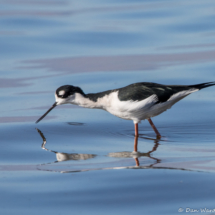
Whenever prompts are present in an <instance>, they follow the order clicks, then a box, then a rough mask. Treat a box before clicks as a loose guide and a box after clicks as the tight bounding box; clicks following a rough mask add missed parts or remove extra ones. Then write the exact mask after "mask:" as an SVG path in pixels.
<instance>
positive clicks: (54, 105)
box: [35, 102, 57, 123]
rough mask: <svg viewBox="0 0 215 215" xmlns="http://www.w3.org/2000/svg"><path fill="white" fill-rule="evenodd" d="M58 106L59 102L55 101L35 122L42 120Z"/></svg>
mask: <svg viewBox="0 0 215 215" xmlns="http://www.w3.org/2000/svg"><path fill="white" fill-rule="evenodd" d="M56 106H57V102H55V103H54V104H53V105H52V106H51V108H50V109H49V110H48V111H46V112H45V113H44V114H43V115H42V116H41V117H40V118H39V119H38V120H37V121H36V122H35V123H38V122H39V121H40V120H42V119H43V118H44V117H45V116H46V115H47V114H48V113H49V112H50V111H51V110H52V109H53V108H54V107H56Z"/></svg>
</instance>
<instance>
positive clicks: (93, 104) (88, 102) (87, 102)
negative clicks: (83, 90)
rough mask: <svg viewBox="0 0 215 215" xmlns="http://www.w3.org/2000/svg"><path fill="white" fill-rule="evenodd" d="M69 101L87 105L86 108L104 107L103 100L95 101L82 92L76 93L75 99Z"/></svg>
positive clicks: (82, 105) (83, 105)
mask: <svg viewBox="0 0 215 215" xmlns="http://www.w3.org/2000/svg"><path fill="white" fill-rule="evenodd" d="M68 103H71V104H74V105H78V106H81V107H85V108H97V109H104V108H103V104H102V102H99V101H96V102H94V101H92V100H90V99H89V98H88V97H85V96H84V95H82V94H80V93H75V95H74V97H73V99H72V100H70V101H69V102H68Z"/></svg>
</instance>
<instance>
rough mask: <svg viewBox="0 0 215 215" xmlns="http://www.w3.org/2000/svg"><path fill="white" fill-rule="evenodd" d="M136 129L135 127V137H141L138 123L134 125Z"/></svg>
mask: <svg viewBox="0 0 215 215" xmlns="http://www.w3.org/2000/svg"><path fill="white" fill-rule="evenodd" d="M134 127H135V136H137V137H138V136H139V133H138V123H135V124H134Z"/></svg>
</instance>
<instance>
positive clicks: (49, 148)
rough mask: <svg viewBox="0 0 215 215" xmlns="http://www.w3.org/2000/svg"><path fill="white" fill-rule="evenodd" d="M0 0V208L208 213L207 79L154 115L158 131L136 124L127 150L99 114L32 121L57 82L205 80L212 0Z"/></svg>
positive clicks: (214, 113)
mask: <svg viewBox="0 0 215 215" xmlns="http://www.w3.org/2000/svg"><path fill="white" fill-rule="evenodd" d="M0 2H1V8H0V17H1V18H0V37H1V39H0V47H1V50H0V63H1V69H0V75H1V76H0V88H1V96H0V97H1V106H0V112H1V115H0V137H1V152H0V172H1V175H0V178H1V180H0V181H1V183H0V191H1V197H0V199H1V201H0V212H1V214H15V213H16V214H17V213H18V214H19V213H20V214H23V215H24V214H39V213H40V214H45V213H46V214H71V213H74V214H131V213H134V212H135V213H139V214H180V213H182V214H183V213H184V214H185V213H197V214H198V213H207V214H215V205H214V198H215V194H214V190H215V188H214V178H215V158H214V155H215V144H214V141H215V132H214V131H215V110H214V105H215V87H210V88H207V89H204V90H202V91H199V92H196V93H194V94H192V95H190V96H188V97H186V98H185V99H183V100H182V101H180V102H179V103H177V104H176V105H174V106H173V108H171V109H170V110H168V111H167V112H165V113H163V114H161V115H159V116H157V117H155V118H154V119H153V121H154V123H155V125H156V126H157V128H158V130H159V131H160V133H161V134H162V138H161V139H156V136H155V134H154V132H153V130H152V128H151V127H150V125H149V124H148V122H147V121H143V122H142V123H141V124H140V128H139V129H140V137H139V139H138V153H134V152H133V147H134V146H133V144H134V141H135V139H134V125H133V122H131V121H126V120H122V119H119V118H116V117H114V116H112V115H110V114H109V113H107V112H105V111H102V110H90V109H84V108H80V107H76V106H72V105H64V106H61V107H56V108H55V109H54V110H53V111H52V112H51V113H50V114H49V115H48V116H46V117H45V118H44V119H43V120H42V121H41V122H40V123H39V124H35V121H36V120H37V119H38V118H39V117H40V116H41V115H42V114H43V113H45V111H46V110H47V109H48V108H49V107H50V106H51V105H52V104H53V103H54V91H55V89H56V88H58V87H59V86H61V85H65V84H72V85H75V86H80V87H81V88H82V89H83V90H84V92H86V93H88V92H92V93H93V92H99V91H105V90H108V89H114V88H119V87H123V86H126V85H128V84H131V83H135V82H140V81H146V82H147V81H149V82H157V83H162V84H197V83H202V82H208V81H214V80H215V73H214V71H215V70H214V69H215V61H214V59H215V40H214V36H215V24H214V6H215V3H214V2H213V1H209V0H204V1H203V0H201V1H200V0H195V1H194V0H191V1H184V0H183V1H178V2H176V1H166V0H164V1H138V0H136V1H129V0H128V1H120V0H117V1H102V2H101V1H90V2H89V1H84V0H83V1H82V0H81V1H71V0H70V1H69V0H64V1H58V0H54V1H53V0H52V1H50V0H43V1H39V0H31V1H28V0H22V1H21V0H19V1H14V0H7V1H0ZM202 209H208V211H207V212H204V211H202ZM192 210H193V211H192ZM194 210H195V211H194Z"/></svg>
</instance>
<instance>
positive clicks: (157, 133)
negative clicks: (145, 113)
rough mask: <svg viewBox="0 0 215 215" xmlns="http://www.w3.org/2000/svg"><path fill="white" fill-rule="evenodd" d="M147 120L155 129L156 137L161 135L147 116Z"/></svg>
mask: <svg viewBox="0 0 215 215" xmlns="http://www.w3.org/2000/svg"><path fill="white" fill-rule="evenodd" d="M148 121H149V123H150V125H151V126H152V128H153V130H154V131H155V133H156V135H157V137H161V135H160V133H159V131H158V130H157V128H156V127H155V125H154V123H153V122H152V120H151V119H150V118H148Z"/></svg>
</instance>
